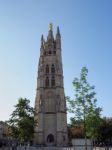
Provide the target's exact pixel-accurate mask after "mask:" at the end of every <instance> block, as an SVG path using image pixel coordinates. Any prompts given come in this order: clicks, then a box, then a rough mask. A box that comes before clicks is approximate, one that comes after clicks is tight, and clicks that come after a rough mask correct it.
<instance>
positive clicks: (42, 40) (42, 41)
mask: <svg viewBox="0 0 112 150" xmlns="http://www.w3.org/2000/svg"><path fill="white" fill-rule="evenodd" d="M43 44H44V36H43V34H42V36H41V48H43Z"/></svg>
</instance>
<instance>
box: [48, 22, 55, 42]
mask: <svg viewBox="0 0 112 150" xmlns="http://www.w3.org/2000/svg"><path fill="white" fill-rule="evenodd" d="M47 41H51V42H53V41H54V37H53V24H52V23H50V24H49V32H48V37H47Z"/></svg>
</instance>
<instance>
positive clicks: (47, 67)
mask: <svg viewBox="0 0 112 150" xmlns="http://www.w3.org/2000/svg"><path fill="white" fill-rule="evenodd" d="M46 73H49V65H48V64H47V65H46Z"/></svg>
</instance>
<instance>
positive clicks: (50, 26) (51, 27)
mask: <svg viewBox="0 0 112 150" xmlns="http://www.w3.org/2000/svg"><path fill="white" fill-rule="evenodd" d="M50 30H51V31H52V30H53V24H52V23H49V31H50Z"/></svg>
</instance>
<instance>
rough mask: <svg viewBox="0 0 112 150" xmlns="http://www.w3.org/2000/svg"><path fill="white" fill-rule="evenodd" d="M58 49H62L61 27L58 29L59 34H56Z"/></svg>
mask: <svg viewBox="0 0 112 150" xmlns="http://www.w3.org/2000/svg"><path fill="white" fill-rule="evenodd" d="M56 47H57V48H61V34H60V30H59V26H58V27H57V33H56Z"/></svg>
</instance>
